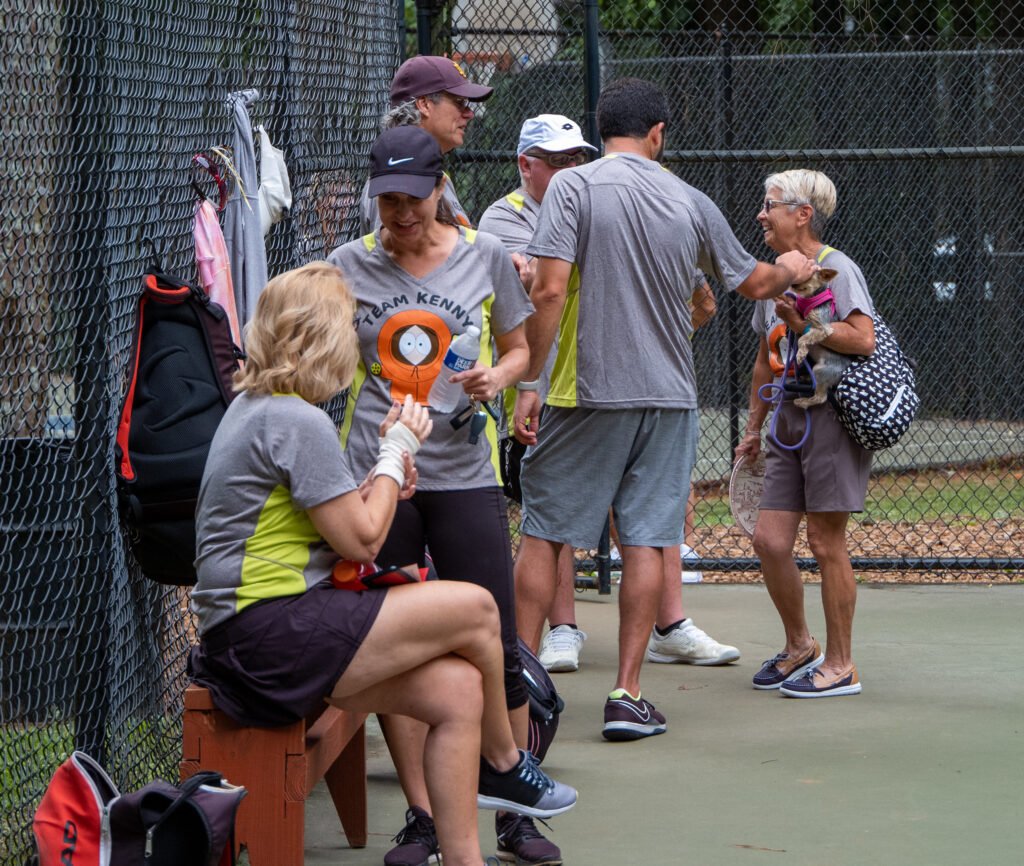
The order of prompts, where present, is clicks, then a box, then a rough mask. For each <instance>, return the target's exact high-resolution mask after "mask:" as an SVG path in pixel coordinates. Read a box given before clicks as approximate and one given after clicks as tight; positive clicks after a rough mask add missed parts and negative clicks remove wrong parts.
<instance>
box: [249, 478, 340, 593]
mask: <svg viewBox="0 0 1024 866" xmlns="http://www.w3.org/2000/svg"><path fill="white" fill-rule="evenodd" d="M320 540H321V537H320V533H318V532H317V531H316V528H315V527H314V526H313V522H312V521H311V520H310V519H309V515H308V514H306V512H305V511H304V510H303V509H301V508H298V507H296V505H295V503H293V502H292V497H291V493H290V492H289V491H288V489H287V488H286V487H284V486H282V485H278V486H277V487H275V488H274V489H273V490H272V491H271V492H270V495H269V496H268V497H267V501H266V502H265V503H264V504H263V508H262V509H261V510H260V516H259V519H258V520H257V521H256V526H255V528H254V529H253V532H252V535H250V536H249V538H247V539H246V542H245V554H244V556H243V558H242V584H241V586H239V587H238V589H237V590H235V612H236V613H240V612H241V611H243V610H245V608H247V607H248V606H249V605H251V604H254V603H256V602H257V601H262V600H263V599H265V598H279V597H281V596H286V595H299V594H300V593H303V592H305V591H306V577H305V572H306V566H308V565H309V551H310V547H311V545H313V544H314V543H316V542H318V541H320Z"/></svg>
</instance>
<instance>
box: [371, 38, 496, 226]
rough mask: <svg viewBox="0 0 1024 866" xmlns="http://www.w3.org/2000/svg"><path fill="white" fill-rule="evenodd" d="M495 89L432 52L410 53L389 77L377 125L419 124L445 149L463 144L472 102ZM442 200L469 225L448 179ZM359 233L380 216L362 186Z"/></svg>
mask: <svg viewBox="0 0 1024 866" xmlns="http://www.w3.org/2000/svg"><path fill="white" fill-rule="evenodd" d="M493 92H494V89H493V88H491V87H486V86H484V85H483V84H476V83H474V82H472V81H470V80H469V79H468V78H467V77H466V73H465V72H463V71H462V67H461V66H459V64H458V63H456V62H455V61H454V60H452V59H451V58H448V57H439V56H437V55H433V54H420V55H417V56H416V57H410V58H409V59H408V60H406V61H405V63H403V64H402V65H401V66H399V67H398V71H397V72H395V77H394V78H393V79H391V91H390V98H391V109H390V110H389V111H388V113H387V114H385V115H384V117H383V118H382V119H381V124H380V125H381V129H392V128H393V127H396V126H419V127H422V128H423V129H424V130H426V131H427V132H429V133H430V134H431V135H432V136H433V137H434V139H435V140H436V141H437V145H438V147H440V148H441V153H442V154H445V153H448V152H449V151H451V150H454V149H455V148H456V147H461V146H462V141H463V138H464V137H465V135H466V127H467V126H468V125H469V122H470V121H471V120H472V119H473V107H472V103H474V102H483V101H484V100H486V99H489V98H490V96H491V94H492V93H493ZM443 201H444V203H445V205H446V206H447V207H448V209H449V210H450V211H451V215H452V216H453V217H454V219H455V221H456V222H458V223H459V224H460V225H464V226H467V227H468V226H469V225H470V221H469V217H468V216H467V215H466V210H465V208H463V206H462V203H461V202H460V201H459V197H458V196H457V195H456V194H455V185H454V184H453V183H452V181H451V178H448V182H447V183H446V184H445V187H444V193H443ZM359 214H360V226H361V231H362V234H370V233H371V232H372V231H374V229H376V228H377V225H378V224H379V223H380V219H379V218H378V216H377V200H376V199H374V198H372V197H371V196H370V195H369V193H368V192H367V190H366V188H365V187H364V188H363V195H362V198H361V199H360V202H359Z"/></svg>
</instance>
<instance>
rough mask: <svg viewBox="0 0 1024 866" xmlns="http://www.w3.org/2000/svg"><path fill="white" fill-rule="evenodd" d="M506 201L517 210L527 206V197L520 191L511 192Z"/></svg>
mask: <svg viewBox="0 0 1024 866" xmlns="http://www.w3.org/2000/svg"><path fill="white" fill-rule="evenodd" d="M505 201H507V202H508V203H509V204H510V205H512V207H514V208H515V209H516V211H517V212H518V211H521V210H522V209H523V208H524V207H526V199H525V198H524V197H523V195H522V193H519V192H510V193H509V194H508V195H507V196H505Z"/></svg>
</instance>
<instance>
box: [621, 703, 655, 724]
mask: <svg viewBox="0 0 1024 866" xmlns="http://www.w3.org/2000/svg"><path fill="white" fill-rule="evenodd" d="M615 703H617V704H618V705H619V706H620V707H625V708H626V709H629V710H631V711H632V712H633V714H634V715H635V716H636V717H637V718H638V719H639V720H640V721H641V722H649V721H650V720H651V711H650V709H648V707H647V706H646V704H645V705H644V709H643V712H642V713H641V712H640V708H639V707H638V706H636V705H635V704H631V703H629V702H628V701H615Z"/></svg>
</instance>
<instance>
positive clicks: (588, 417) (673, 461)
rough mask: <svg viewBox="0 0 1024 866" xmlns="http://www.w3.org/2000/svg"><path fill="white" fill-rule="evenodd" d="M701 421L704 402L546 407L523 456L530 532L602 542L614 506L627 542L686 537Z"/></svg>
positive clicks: (577, 542)
mask: <svg viewBox="0 0 1024 866" xmlns="http://www.w3.org/2000/svg"><path fill="white" fill-rule="evenodd" d="M698 424H699V422H698V417H697V410H696V409H564V408H560V407H557V406H547V407H545V409H544V420H543V422H542V423H541V425H540V431H539V432H538V435H537V444H536V445H535V446H534V447H532V448H530V449H529V450H528V451H527V452H526V456H525V457H524V458H523V469H522V487H523V523H522V530H523V533H524V534H525V535H532V536H534V537H536V538H544V539H547V540H548V541H559V542H562V543H568V544H571V545H573V546H574V547H582V548H588V547H595V546H596V545H597V542H598V540H599V539H600V537H601V530H602V529H603V528H604V524H605V520H606V519H607V518H608V508H609V506H612V507H614V508H615V526H616V528H617V529H618V533H619V540H620V541H621V542H622V544H625V545H636V546H641V547H669V546H671V545H673V544H679V543H680V542H681V541H682V540H683V521H684V518H685V516H686V497H687V492H688V490H689V487H690V471H691V470H692V469H693V462H694V459H695V456H696V453H697V435H698Z"/></svg>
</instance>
